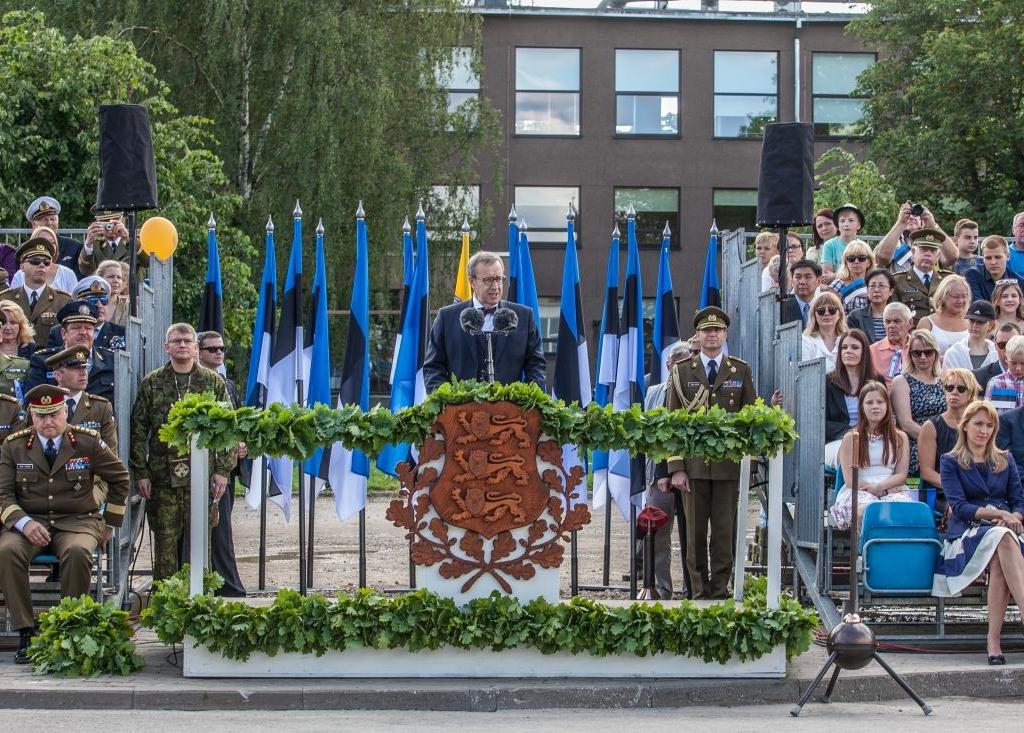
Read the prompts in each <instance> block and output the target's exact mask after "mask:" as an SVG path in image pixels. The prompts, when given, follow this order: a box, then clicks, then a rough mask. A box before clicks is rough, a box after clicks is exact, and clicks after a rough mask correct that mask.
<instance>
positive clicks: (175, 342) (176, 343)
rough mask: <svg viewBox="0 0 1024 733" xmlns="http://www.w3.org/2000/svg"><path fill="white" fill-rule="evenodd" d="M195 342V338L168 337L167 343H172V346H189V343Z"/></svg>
mask: <svg viewBox="0 0 1024 733" xmlns="http://www.w3.org/2000/svg"><path fill="white" fill-rule="evenodd" d="M195 342H196V340H195V339H185V338H181V339H167V343H168V344H170V345H171V346H188V345H189V344H194V343H195Z"/></svg>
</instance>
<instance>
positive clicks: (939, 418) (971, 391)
mask: <svg viewBox="0 0 1024 733" xmlns="http://www.w3.org/2000/svg"><path fill="white" fill-rule="evenodd" d="M942 388H943V389H944V390H945V391H946V411H945V412H943V413H942V414H941V415H933V416H932V417H930V418H928V419H927V420H925V422H924V425H922V426H921V432H920V433H918V436H917V452H918V455H919V456H920V461H921V489H920V491H919V492H918V493H919V499H918V500H919V501H923V502H926V503H927V504H928V506H930V507H931V508H932V509H934V510H935V511H937V512H939V513H940V514H941V513H943V512H945V511H946V498H945V494H944V493H943V491H942V477H941V476H940V475H939V458H940V457H941V456H943V455H945V454H946V453H949V452H950V451H951V450H953V446H954V445H956V436H957V429H958V427H959V425H960V418H962V417H963V415H964V410H965V409H967V406H968V405H969V404H971V403H972V402H974V401H975V400H977V399H978V392H979V391H980V388H979V387H978V381H977V380H976V379H975V378H974V374H972V373H971V371H970V370H969V369H961V368H959V367H954V368H953V369H950V370H949V371H948V372H946V374H945V375H944V376H943V377H942Z"/></svg>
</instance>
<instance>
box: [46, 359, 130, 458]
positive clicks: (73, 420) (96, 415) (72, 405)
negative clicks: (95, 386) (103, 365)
mask: <svg viewBox="0 0 1024 733" xmlns="http://www.w3.org/2000/svg"><path fill="white" fill-rule="evenodd" d="M46 366H47V367H48V368H49V369H52V370H53V378H54V380H55V381H56V382H57V386H58V387H63V388H64V389H66V390H67V391H68V395H67V397H65V398H64V404H65V405H67V408H68V424H69V425H77V426H78V427H80V428H89V429H91V430H95V431H96V432H98V433H99V434H100V437H101V438H103V442H104V443H106V444H107V445H108V446H109V447H110V450H112V451H114V453H117V452H118V450H117V423H116V422H114V406H113V405H112V404H110V400H108V399H106V398H104V397H97V396H96V395H91V394H89V393H88V392H86V391H85V390H86V386H87V385H88V384H89V350H88V349H87V348H85V347H84V346H72V347H71V348H69V349H64V351H61V352H60V353H57V354H54V355H53V356H51V357H50V358H49V359H47V360H46Z"/></svg>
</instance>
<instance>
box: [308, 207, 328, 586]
mask: <svg viewBox="0 0 1024 733" xmlns="http://www.w3.org/2000/svg"><path fill="white" fill-rule="evenodd" d="M323 236H324V220H323V219H322V218H321V219H320V220H319V221H318V222H317V225H316V237H317V243H318V245H319V246H321V247H322V246H323ZM323 277H324V280H325V282H326V279H327V273H326V272H325V273H323ZM314 318H315V315H314ZM306 476H307V483H308V486H309V535H308V542H307V544H306V585H308V586H309V587H310V588H312V587H313V545H314V537H315V536H316V477H315V476H314V475H313V474H312V473H308V474H306Z"/></svg>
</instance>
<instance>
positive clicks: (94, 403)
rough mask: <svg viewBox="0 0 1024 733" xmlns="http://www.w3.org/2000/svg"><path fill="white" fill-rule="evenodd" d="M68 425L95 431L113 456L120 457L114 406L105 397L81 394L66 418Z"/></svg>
mask: <svg viewBox="0 0 1024 733" xmlns="http://www.w3.org/2000/svg"><path fill="white" fill-rule="evenodd" d="M68 424H70V425H77V426H78V427H80V428H89V429H90V430H95V431H96V432H97V433H99V434H100V437H101V438H103V442H104V443H106V444H107V445H108V446H109V447H110V450H112V451H114V454H115V455H120V451H119V450H118V445H117V422H116V421H115V420H114V406H113V405H112V404H110V400H108V399H106V398H105V397H97V396H96V395H91V394H89V393H88V392H81V393H79V395H78V398H77V399H76V400H75V411H74V413H72V414H71V416H70V417H68Z"/></svg>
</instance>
